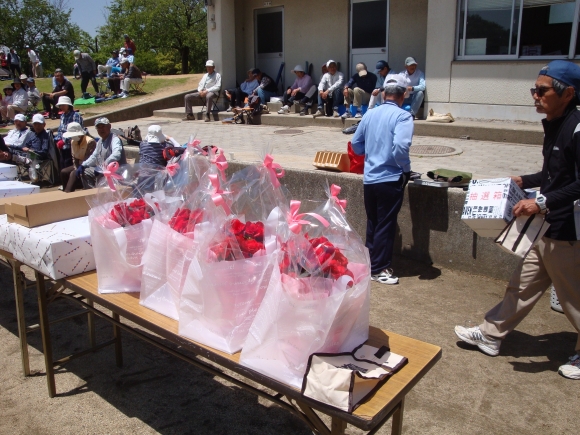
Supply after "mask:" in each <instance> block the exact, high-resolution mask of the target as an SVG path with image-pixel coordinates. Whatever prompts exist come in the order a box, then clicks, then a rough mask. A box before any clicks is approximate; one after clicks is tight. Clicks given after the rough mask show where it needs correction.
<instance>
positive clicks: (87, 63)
mask: <svg viewBox="0 0 580 435" xmlns="http://www.w3.org/2000/svg"><path fill="white" fill-rule="evenodd" d="M73 55H74V57H75V61H76V63H77V65H78V67H79V71H80V72H81V91H82V93H83V98H86V97H87V86H88V84H89V81H90V82H91V83H92V84H93V88H94V90H95V93H97V94H98V93H99V85H98V84H97V79H96V78H95V77H96V75H97V65H96V64H95V61H94V60H93V58H92V57H91V56H90V55H89V54H88V53H81V52H80V51H79V50H75V51H74V52H73Z"/></svg>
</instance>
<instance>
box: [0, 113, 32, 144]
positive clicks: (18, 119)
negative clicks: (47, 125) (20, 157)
mask: <svg viewBox="0 0 580 435" xmlns="http://www.w3.org/2000/svg"><path fill="white" fill-rule="evenodd" d="M29 134H32V132H31V131H30V130H29V129H28V127H27V126H26V116H24V115H23V114H22V113H19V114H17V115H16V116H15V117H14V128H13V129H12V130H10V131H9V132H8V133H7V134H6V137H4V142H6V145H8V147H11V146H14V147H15V148H18V149H20V148H22V147H23V146H24V143H25V142H26V140H27V139H28V135H29Z"/></svg>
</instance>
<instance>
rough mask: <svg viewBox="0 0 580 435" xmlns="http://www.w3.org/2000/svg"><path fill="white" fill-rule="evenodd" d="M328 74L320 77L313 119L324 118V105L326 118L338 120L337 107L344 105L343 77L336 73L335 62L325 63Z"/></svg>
mask: <svg viewBox="0 0 580 435" xmlns="http://www.w3.org/2000/svg"><path fill="white" fill-rule="evenodd" d="M326 67H327V68H328V72H327V73H326V74H324V75H323V76H322V79H320V83H319V85H318V110H317V111H316V113H315V114H314V115H312V117H313V118H316V117H317V116H324V104H325V103H326V116H334V117H335V118H338V107H339V106H341V105H343V104H344V95H343V93H342V92H343V88H344V75H343V74H342V73H341V72H338V68H337V65H336V62H335V61H334V60H329V61H328V62H326Z"/></svg>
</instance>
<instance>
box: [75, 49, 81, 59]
mask: <svg viewBox="0 0 580 435" xmlns="http://www.w3.org/2000/svg"><path fill="white" fill-rule="evenodd" d="M73 55H74V57H75V59H78V58H79V57H81V52H80V51H79V50H75V51H73Z"/></svg>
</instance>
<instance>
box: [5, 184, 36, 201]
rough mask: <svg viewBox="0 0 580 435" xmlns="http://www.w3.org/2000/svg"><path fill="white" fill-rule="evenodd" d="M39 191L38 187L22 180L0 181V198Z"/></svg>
mask: <svg viewBox="0 0 580 435" xmlns="http://www.w3.org/2000/svg"><path fill="white" fill-rule="evenodd" d="M38 192H40V187H38V186H35V185H34V184H28V183H23V182H22V181H0V198H13V197H15V196H23V195H30V194H32V193H38Z"/></svg>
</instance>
